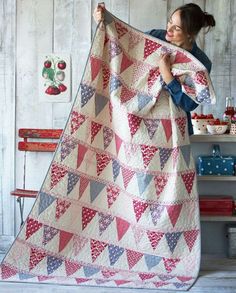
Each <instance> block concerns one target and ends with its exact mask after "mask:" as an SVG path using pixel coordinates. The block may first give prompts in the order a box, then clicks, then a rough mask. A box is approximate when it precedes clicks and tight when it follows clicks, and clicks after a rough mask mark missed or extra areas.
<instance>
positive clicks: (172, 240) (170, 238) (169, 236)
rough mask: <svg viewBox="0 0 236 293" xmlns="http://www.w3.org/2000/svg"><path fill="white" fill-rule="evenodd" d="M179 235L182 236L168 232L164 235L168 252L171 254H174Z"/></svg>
mask: <svg viewBox="0 0 236 293" xmlns="http://www.w3.org/2000/svg"><path fill="white" fill-rule="evenodd" d="M181 235H182V232H172V233H170V232H168V233H166V234H165V237H166V241H167V244H168V246H169V248H170V251H171V252H172V253H173V252H174V250H175V247H176V245H177V243H178V241H179V238H180V236H181Z"/></svg>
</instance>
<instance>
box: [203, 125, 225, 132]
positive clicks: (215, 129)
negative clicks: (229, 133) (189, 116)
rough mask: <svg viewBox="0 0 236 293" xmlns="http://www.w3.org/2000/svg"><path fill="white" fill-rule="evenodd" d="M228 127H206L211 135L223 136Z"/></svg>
mask: <svg viewBox="0 0 236 293" xmlns="http://www.w3.org/2000/svg"><path fill="white" fill-rule="evenodd" d="M227 127H228V125H209V124H208V125H207V131H208V132H209V133H211V134H224V133H225V132H226V130H227Z"/></svg>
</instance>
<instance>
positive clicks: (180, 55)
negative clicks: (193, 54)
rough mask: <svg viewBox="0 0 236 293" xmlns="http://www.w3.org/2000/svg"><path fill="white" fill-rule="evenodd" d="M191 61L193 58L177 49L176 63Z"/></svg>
mask: <svg viewBox="0 0 236 293" xmlns="http://www.w3.org/2000/svg"><path fill="white" fill-rule="evenodd" d="M191 61H192V60H191V59H190V58H188V57H187V55H185V54H184V53H181V52H179V51H177V53H176V55H175V61H174V63H175V64H176V63H189V62H191Z"/></svg>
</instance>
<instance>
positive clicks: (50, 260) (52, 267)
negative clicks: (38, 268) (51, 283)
mask: <svg viewBox="0 0 236 293" xmlns="http://www.w3.org/2000/svg"><path fill="white" fill-rule="evenodd" d="M62 263H63V260H62V259H61V258H58V257H55V256H48V257H47V271H48V274H49V275H50V274H52V273H53V272H54V271H56V270H57V269H58V268H59V267H60V266H61V265H62Z"/></svg>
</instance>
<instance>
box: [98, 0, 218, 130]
mask: <svg viewBox="0 0 236 293" xmlns="http://www.w3.org/2000/svg"><path fill="white" fill-rule="evenodd" d="M104 8H105V5H104V4H100V5H98V7H97V8H95V10H94V14H93V16H94V19H95V21H96V22H97V23H98V22H99V21H101V20H103V9H104ZM213 26H215V19H214V17H213V15H211V14H208V13H206V12H203V11H202V9H201V8H200V7H199V6H198V5H197V4H194V3H189V4H185V5H183V6H180V7H179V8H177V9H176V10H175V11H174V12H173V13H172V15H171V17H170V19H169V21H168V23H167V29H166V30H156V29H153V30H151V31H149V32H147V33H148V34H150V35H151V36H153V37H156V38H158V39H161V40H163V41H167V42H169V43H171V44H173V45H176V46H178V47H181V48H183V49H185V50H187V51H189V52H190V53H191V54H192V55H193V56H194V57H196V58H197V59H198V60H199V61H200V62H201V63H202V64H203V65H204V66H205V67H206V69H207V70H208V72H209V73H210V71H211V61H210V60H209V58H208V57H207V56H206V54H205V53H204V52H203V51H202V50H201V49H200V48H199V47H198V46H197V44H196V41H195V39H196V37H197V35H198V33H199V31H200V30H201V29H202V28H208V30H209V29H210V27H213ZM159 69H160V73H161V76H162V79H163V81H164V82H165V88H166V89H167V90H168V91H169V93H170V95H171V97H172V99H173V102H174V103H175V105H176V106H179V107H181V108H182V109H183V110H184V111H185V112H186V114H187V118H188V131H189V135H191V134H193V127H192V124H191V115H190V111H193V110H194V109H195V108H196V107H197V106H198V104H197V103H195V102H194V101H193V100H192V99H191V98H190V97H188V96H187V95H186V94H185V93H183V91H182V87H181V84H180V83H179V81H178V80H177V79H176V78H174V76H173V75H172V73H171V63H170V55H169V54H168V53H166V54H163V55H162V56H161V59H160V62H159Z"/></svg>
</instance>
